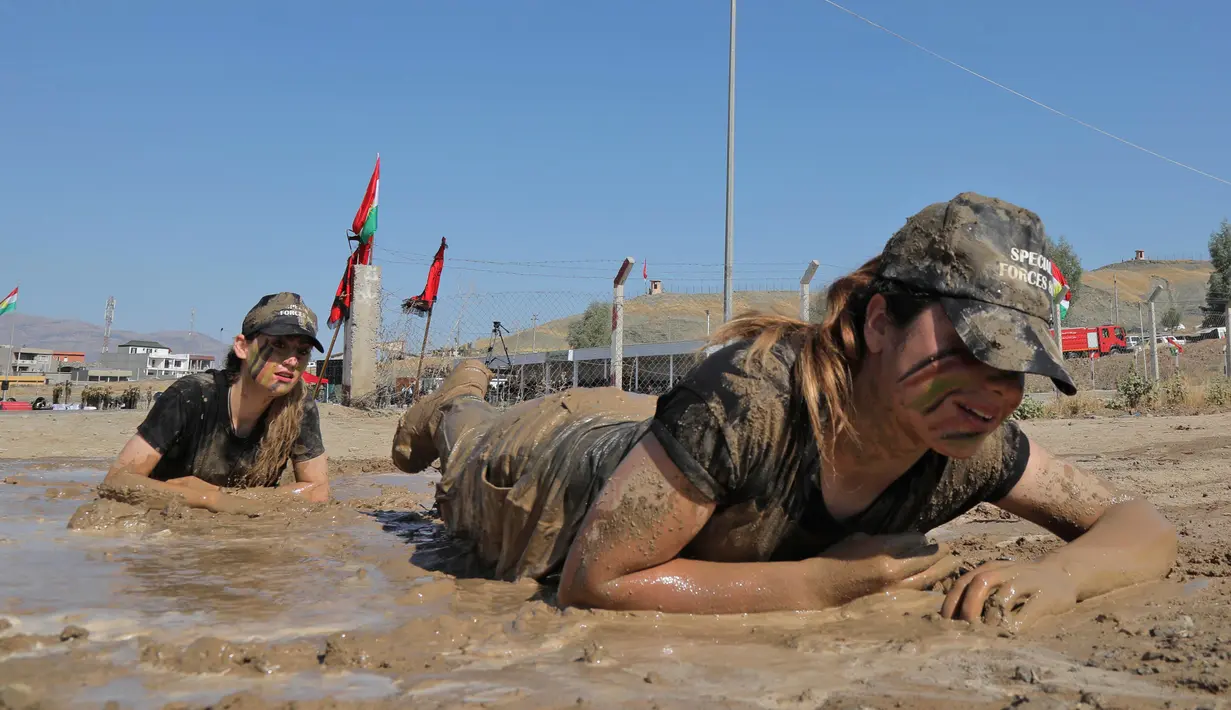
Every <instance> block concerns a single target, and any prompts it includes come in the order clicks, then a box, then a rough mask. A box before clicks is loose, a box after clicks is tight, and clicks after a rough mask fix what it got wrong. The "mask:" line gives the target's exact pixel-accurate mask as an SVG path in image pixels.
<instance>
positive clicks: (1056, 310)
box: [1051, 301, 1064, 403]
mask: <svg viewBox="0 0 1231 710" xmlns="http://www.w3.org/2000/svg"><path fill="white" fill-rule="evenodd" d="M1051 322H1052V323H1053V324H1055V327H1056V347H1057V348H1059V349H1060V364H1061V365H1063V364H1064V328H1063V327H1062V326H1061V325H1060V301H1055V302H1054V303H1052V307H1051ZM1051 390H1052V396H1053V397H1054V398H1055V399H1053V400H1052V401H1053V402H1056V403H1059V402H1060V388H1059V387H1057V386H1056V383H1055V382H1052V385H1051Z"/></svg>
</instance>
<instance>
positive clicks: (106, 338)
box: [103, 296, 115, 352]
mask: <svg viewBox="0 0 1231 710" xmlns="http://www.w3.org/2000/svg"><path fill="white" fill-rule="evenodd" d="M114 320H115V296H108V297H107V310H105V311H103V352H108V351H110V349H111V323H112V321H114Z"/></svg>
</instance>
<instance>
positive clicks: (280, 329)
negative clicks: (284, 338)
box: [261, 325, 325, 352]
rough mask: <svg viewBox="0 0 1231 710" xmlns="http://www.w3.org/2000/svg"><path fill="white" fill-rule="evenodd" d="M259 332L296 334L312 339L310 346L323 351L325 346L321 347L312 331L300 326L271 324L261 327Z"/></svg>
mask: <svg viewBox="0 0 1231 710" xmlns="http://www.w3.org/2000/svg"><path fill="white" fill-rule="evenodd" d="M261 332H262V333H264V334H266V335H298V336H299V337H301V338H307V339H308V340H311V341H312V347H314V348H316V349H317V350H320V351H321V352H325V348H323V347H321V341H319V340H317V339H316V336H315V335H313V334H312V331H309V330H306V329H304V328H300V327H298V326H294V325H271V326H269V327H268V328H262V329H261Z"/></svg>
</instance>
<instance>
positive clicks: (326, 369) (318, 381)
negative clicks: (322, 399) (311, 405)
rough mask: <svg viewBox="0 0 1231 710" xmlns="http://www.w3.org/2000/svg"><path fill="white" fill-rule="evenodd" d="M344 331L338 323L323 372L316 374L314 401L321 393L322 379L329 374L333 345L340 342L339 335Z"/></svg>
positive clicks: (326, 353)
mask: <svg viewBox="0 0 1231 710" xmlns="http://www.w3.org/2000/svg"><path fill="white" fill-rule="evenodd" d="M341 330H342V323H338V327H336V328H334V329H333V337H332V338H330V339H329V350H327V351H325V367H324V371H323V372H318V373H316V386H315V387H313V388H312V399H313V400H315V399H316V395H317V394H318V393H319V392H320V391H321V379H322V378H323V377H324V376H325V373H326V372H329V358H331V357H333V344H334V343H336V342H338V333H339V332H341Z"/></svg>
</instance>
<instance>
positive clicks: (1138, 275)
mask: <svg viewBox="0 0 1231 710" xmlns="http://www.w3.org/2000/svg"><path fill="white" fill-rule="evenodd" d="M1212 269H1213V267H1212V265H1211V264H1210V262H1208V261H1152V260H1142V261H1123V262H1119V263H1116V264H1108V265H1106V266H1101V267H1099V268H1097V269H1093V270H1090V271H1086V272H1085V273H1084V274H1083V276H1082V285H1083V292H1082V294H1081V296H1080V297H1079V298H1078V299H1077V300H1076V301H1075V302H1074V304H1073V308H1072V310H1071V311H1070V312H1069V316H1068V318H1066V319H1065V325H1096V324H1101V323H1110V322H1112V321H1113V320H1114V319H1115V308H1114V301H1115V298H1114V294H1115V292H1116V288H1117V286H1118V287H1119V297H1120V322H1121V323H1122V324H1123V325H1124V326H1125V327H1126V328H1128V329H1130V330H1136V329H1137V323H1138V318H1137V304H1138V303H1140V302H1142V301H1144V300H1145V298H1146V296H1148V295H1149V292H1150V289H1151V288H1152V287H1153V283H1162V282H1161V281H1158V280H1157V279H1153V280H1152V277H1159V278H1162V279H1166V280H1167V281H1168V282H1169V283H1170V286H1171V291H1170V292H1169V293H1164V294H1163V295H1162V296H1160V298H1159V300H1158V302H1157V309H1156V310H1157V312H1158V316H1159V317H1160V318H1161V317H1162V314H1163V312H1165V311H1166V310H1167V309H1168V308H1169V307H1170V306H1171V305H1175V306H1176V307H1177V308H1179V309H1180V311H1181V313H1183V315H1184V323H1185V324H1186V326H1187V327H1189V328H1193V327H1196V326H1197V325H1198V324H1199V323H1200V322H1201V316H1202V314H1201V311H1200V306H1201V304H1203V303H1204V301H1205V285H1206V281H1207V280H1208V279H1209V276H1210V273H1211V271H1212ZM667 286H668V288H669V287H670V284H668V285H667ZM1164 286H1165V284H1164ZM824 298H825V294H824V293H823V292H819V293H814V294H813V297H812V307H811V313H812V319H813V320H816V319H817V318H818V317H819V316H820V314H821V313H822V312H823V309H824ZM706 309H709V311H710V317H711V328H717V327H718V325H719V324H720V323H721V322H722V294H719V293H713V294H676V293H662V294H658V295H655V296H637V297H636V298H632V299H629V300H628V301H627V302H625V305H624V314H625V318H626V323H627V328H628V330H627V331H626V335H625V343H629V344H632V343H660V342H667V341H675V340H700V339H703V338H705V333H706V331H705V311H706ZM748 310H758V311H769V312H772V313H778V314H782V315H791V316H794V315H796V314H797V313H798V312H799V295H798V293H796V292H794V291H737V292H736V293H735V311H736V313H742V312H744V311H748ZM1146 313H1147V314H1148V311H1147V312H1146ZM580 317H581V314H580V313H578V314H575V315H571V316H567V317H564V318H558V319H556V320H552V321H548V322H546V323H542V324H540V325H539V326H538V328H537V331H536V333H535V344H536V347H537V349H539V350H563V349H567V348H568V341H567V338H568V328H569V324H570V323H572V322H573V321H575V320H577V319H579V318H580ZM529 339H530V331H529V330H525V331H521V332H514V333H512V334H509V335H506V336H505V340H506V342H507V343H508V344H509V347H510V349H512V348H513V343H514V342H521V343H523V344H524V343H526V342H528V341H529ZM474 347H475V348H476V350H478V351H483V350H486V348H487V340H486V339H482V340H478V341H476V342H475V343H474Z"/></svg>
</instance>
